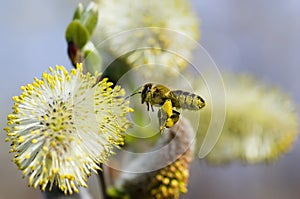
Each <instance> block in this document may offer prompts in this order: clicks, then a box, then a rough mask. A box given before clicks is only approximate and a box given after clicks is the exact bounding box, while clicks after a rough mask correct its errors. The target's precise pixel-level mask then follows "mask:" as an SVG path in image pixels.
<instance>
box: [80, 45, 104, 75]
mask: <svg viewBox="0 0 300 199" xmlns="http://www.w3.org/2000/svg"><path fill="white" fill-rule="evenodd" d="M83 56H84V64H85V67H86V70H87V71H88V72H90V73H91V74H95V73H96V72H100V71H102V57H101V56H100V54H99V53H98V51H97V49H96V48H95V46H94V45H93V43H92V42H89V43H88V44H87V45H86V46H85V47H84V49H83Z"/></svg>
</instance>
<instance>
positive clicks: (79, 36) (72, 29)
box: [66, 19, 90, 49]
mask: <svg viewBox="0 0 300 199" xmlns="http://www.w3.org/2000/svg"><path fill="white" fill-rule="evenodd" d="M89 39H90V34H89V32H88V30H87V29H86V28H85V27H84V26H83V25H81V23H80V21H79V20H78V19H75V20H74V21H72V22H71V23H70V24H69V25H68V27H67V30H66V40H67V42H68V43H69V42H73V43H74V44H76V45H77V46H78V47H79V48H80V49H81V48H83V46H84V45H85V44H86V43H87V42H88V41H89Z"/></svg>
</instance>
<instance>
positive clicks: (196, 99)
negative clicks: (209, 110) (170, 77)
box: [172, 90, 205, 111]
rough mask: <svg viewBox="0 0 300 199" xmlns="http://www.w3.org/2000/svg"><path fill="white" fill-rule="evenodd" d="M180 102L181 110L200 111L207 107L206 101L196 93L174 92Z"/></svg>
mask: <svg viewBox="0 0 300 199" xmlns="http://www.w3.org/2000/svg"><path fill="white" fill-rule="evenodd" d="M172 92H173V93H174V94H175V96H176V97H177V99H178V101H179V105H180V108H182V109H188V110H195V111H197V110H199V109H201V108H203V107H204V106H205V101H204V99H203V98H202V97H200V96H199V95H196V94H194V93H190V92H186V91H181V90H175V91H172Z"/></svg>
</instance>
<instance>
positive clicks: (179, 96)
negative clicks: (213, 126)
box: [129, 83, 205, 132]
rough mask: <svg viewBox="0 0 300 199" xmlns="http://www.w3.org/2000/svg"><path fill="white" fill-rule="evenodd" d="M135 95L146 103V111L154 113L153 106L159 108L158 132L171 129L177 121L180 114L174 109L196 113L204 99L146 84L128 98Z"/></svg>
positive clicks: (191, 94) (161, 86) (202, 105)
mask: <svg viewBox="0 0 300 199" xmlns="http://www.w3.org/2000/svg"><path fill="white" fill-rule="evenodd" d="M135 94H141V102H142V104H144V103H146V105H147V110H148V111H149V109H150V107H151V110H152V111H154V109H153V106H158V107H160V108H159V110H158V120H159V126H160V132H163V130H164V129H165V128H171V127H172V126H174V124H176V122H177V121H178V120H179V117H180V113H179V112H178V111H176V110H174V108H175V109H187V110H193V111H198V110H200V109H201V108H203V107H204V106H205V101H204V99H203V98H202V97H200V96H199V95H196V94H194V93H190V92H186V91H182V90H171V89H169V88H168V87H166V86H164V85H161V84H157V85H155V84H153V83H146V84H144V85H143V86H142V87H141V89H140V90H139V91H138V92H136V93H133V94H131V95H130V96H133V95H135ZM130 96H129V97H130Z"/></svg>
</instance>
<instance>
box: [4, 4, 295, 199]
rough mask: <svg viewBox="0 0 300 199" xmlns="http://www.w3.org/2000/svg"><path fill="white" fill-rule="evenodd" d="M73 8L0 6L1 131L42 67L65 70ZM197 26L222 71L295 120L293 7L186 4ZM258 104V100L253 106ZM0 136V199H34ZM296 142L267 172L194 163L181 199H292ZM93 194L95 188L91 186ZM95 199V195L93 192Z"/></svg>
mask: <svg viewBox="0 0 300 199" xmlns="http://www.w3.org/2000/svg"><path fill="white" fill-rule="evenodd" d="M78 2H79V1H77V0H76V1H74V0H73V1H70V0H66V1H61V0H52V1H39V0H28V1H16V0H11V1H4V0H1V2H0V25H1V28H0V41H1V48H0V61H1V62H0V63H1V64H0V65H1V70H2V71H1V74H0V75H1V78H0V81H1V82H0V88H1V95H0V110H1V112H0V125H1V129H2V128H3V127H4V126H5V124H6V115H7V114H8V113H10V112H11V106H12V104H13V103H12V100H11V97H12V96H14V95H19V94H20V90H19V87H20V86H21V85H24V84H26V83H29V82H32V79H33V77H35V76H36V77H40V75H41V73H42V72H43V71H45V70H47V68H48V67H49V66H55V65H56V64H59V65H64V66H66V67H67V68H71V64H70V62H69V59H68V57H67V53H66V48H67V45H66V42H65V39H64V32H65V28H66V26H67V25H68V23H69V22H70V20H71V18H72V15H73V12H74V9H75V7H76V5H77V3H78ZM192 5H193V7H194V9H195V11H196V12H197V14H198V16H199V18H200V20H201V33H202V36H201V41H200V43H201V44H202V45H203V46H204V48H206V49H207V51H208V52H209V53H210V55H211V57H212V58H213V60H214V61H215V62H216V64H217V65H218V67H219V69H220V70H221V71H232V72H238V73H250V74H252V75H255V76H257V77H258V78H259V79H261V80H263V81H264V82H266V83H267V84H272V85H275V86H277V87H279V88H281V89H283V90H285V91H286V92H287V93H289V94H290V96H291V97H292V98H293V100H294V101H295V103H296V104H297V110H298V112H299V110H300V109H299V102H300V92H299V91H300V90H299V83H300V80H299V74H300V68H299V67H300V56H299V54H300V37H299V35H300V21H299V19H300V1H297V0H286V1H274V0H265V1H259V0H251V1H250V0H244V1H238V0H224V1H217V0H201V1H198V0H193V1H192ZM257 100H259V99H257ZM5 137H6V136H5V133H4V132H3V131H2V133H1V134H0V199H7V198H12V199H15V198H32V199H35V198H41V194H40V192H39V191H38V190H34V189H32V188H28V187H27V179H26V180H25V179H22V178H21V172H19V171H17V168H16V166H15V165H14V164H13V163H12V162H11V160H10V159H11V158H12V154H9V153H8V150H9V144H8V143H5V142H4V139H5ZM299 169H300V142H299V141H297V143H296V144H295V147H294V148H293V150H292V151H291V152H290V153H288V154H287V155H285V156H283V157H282V158H281V159H280V160H279V161H277V162H276V163H273V164H270V165H264V164H261V165H255V166H246V165H241V164H239V163H234V164H231V165H227V166H220V167H216V166H214V167H212V166H209V165H207V164H205V163H199V162H197V161H195V162H194V163H193V164H192V167H191V177H190V181H189V192H188V194H187V195H185V196H183V197H182V198H207V199H221V198H222V199H240V198H243V199H271V198H272V199H282V198H288V199H298V198H299V197H300V189H299V187H300V172H299ZM90 185H91V186H92V187H96V186H97V183H96V180H95V179H94V180H93V179H92V181H91V182H90ZM92 194H93V195H94V197H95V198H100V195H99V192H98V191H93V192H92Z"/></svg>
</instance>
